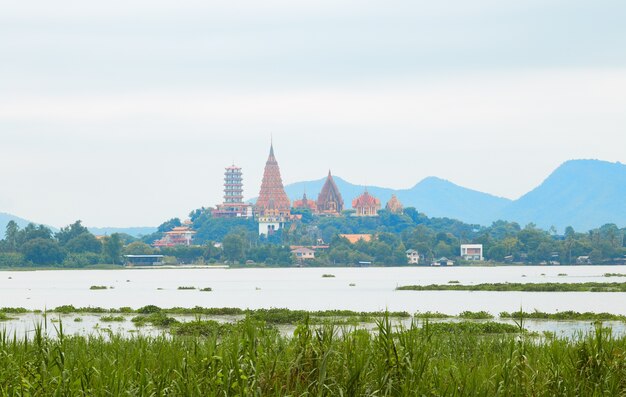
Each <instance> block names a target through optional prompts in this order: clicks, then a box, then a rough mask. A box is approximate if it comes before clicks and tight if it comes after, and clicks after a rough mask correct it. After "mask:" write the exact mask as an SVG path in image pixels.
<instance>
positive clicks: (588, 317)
mask: <svg viewBox="0 0 626 397" xmlns="http://www.w3.org/2000/svg"><path fill="white" fill-rule="evenodd" d="M500 318H513V319H520V318H526V319H533V320H557V321H558V320H576V321H626V316H624V315H621V314H611V313H592V312H584V313H579V312H575V311H571V310H567V311H562V312H558V313H545V312H541V311H534V312H524V311H517V312H512V313H509V312H501V313H500Z"/></svg>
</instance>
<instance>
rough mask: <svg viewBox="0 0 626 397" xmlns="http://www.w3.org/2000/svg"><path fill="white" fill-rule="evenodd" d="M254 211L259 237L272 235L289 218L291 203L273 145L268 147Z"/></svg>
mask: <svg viewBox="0 0 626 397" xmlns="http://www.w3.org/2000/svg"><path fill="white" fill-rule="evenodd" d="M254 209H255V216H256V218H257V221H258V222H259V235H261V234H265V235H271V234H273V233H274V232H275V231H277V230H278V229H281V228H283V227H284V226H285V223H287V221H288V220H289V218H290V216H291V201H289V197H287V193H285V188H284V187H283V180H282V178H281V176H280V168H279V167H278V162H277V161H276V157H275V156H274V145H273V144H272V145H270V155H269V157H268V158H267V162H266V163H265V170H264V171H263V181H262V182H261V191H260V192H259V198H258V199H257V201H256V205H255V207H254Z"/></svg>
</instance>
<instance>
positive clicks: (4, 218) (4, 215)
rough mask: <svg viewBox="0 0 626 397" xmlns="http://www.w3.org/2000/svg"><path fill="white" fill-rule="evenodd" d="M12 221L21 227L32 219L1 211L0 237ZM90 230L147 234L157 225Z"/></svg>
mask: <svg viewBox="0 0 626 397" xmlns="http://www.w3.org/2000/svg"><path fill="white" fill-rule="evenodd" d="M10 221H14V222H15V223H17V225H18V226H19V227H20V229H22V228H24V227H25V226H27V225H28V224H29V223H31V221H29V220H26V219H24V218H20V217H18V216H15V215H11V214H7V213H4V212H0V239H2V238H4V231H5V229H6V225H7V223H9V222H10ZM33 223H37V222H33ZM48 227H50V229H52V231H53V232H58V231H59V229H57V228H55V227H52V226H48ZM87 229H89V231H90V232H91V233H93V234H95V235H96V236H98V235H110V234H112V233H126V234H129V235H131V236H133V237H139V236H145V235H148V234H151V233H154V232H156V230H157V228H156V227H87Z"/></svg>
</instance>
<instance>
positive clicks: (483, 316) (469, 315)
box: [459, 310, 493, 320]
mask: <svg viewBox="0 0 626 397" xmlns="http://www.w3.org/2000/svg"><path fill="white" fill-rule="evenodd" d="M459 317H460V318H464V319H468V320H488V319H492V318H493V315H491V313H488V312H486V311H483V310H481V311H479V312H470V311H464V312H461V313H459Z"/></svg>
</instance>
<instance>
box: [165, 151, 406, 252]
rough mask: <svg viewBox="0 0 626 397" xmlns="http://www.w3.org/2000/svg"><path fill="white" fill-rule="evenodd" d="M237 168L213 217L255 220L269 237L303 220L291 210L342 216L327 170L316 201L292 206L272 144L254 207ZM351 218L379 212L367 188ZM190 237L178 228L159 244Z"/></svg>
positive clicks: (393, 202) (229, 170) (229, 172)
mask: <svg viewBox="0 0 626 397" xmlns="http://www.w3.org/2000/svg"><path fill="white" fill-rule="evenodd" d="M242 175H243V174H242V171H241V168H240V167H237V166H236V165H235V164H233V165H231V166H229V167H226V168H225V171H224V201H223V202H222V203H221V204H218V205H217V206H216V208H215V209H213V210H212V211H211V216H212V217H214V218H245V219H251V218H254V219H255V220H256V222H257V223H258V226H259V235H266V236H270V235H272V234H273V233H274V232H276V231H277V230H279V229H282V228H284V227H285V226H286V225H287V224H288V223H291V228H292V229H294V228H295V227H296V225H297V223H295V222H294V221H297V220H298V219H302V215H299V214H295V215H293V214H292V213H291V209H292V208H293V209H294V210H296V209H297V210H308V211H310V212H311V213H312V214H314V215H316V216H342V211H343V210H344V209H345V207H344V206H345V204H344V201H343V197H342V195H341V192H340V191H339V188H338V187H337V184H336V183H335V180H334V178H333V175H332V174H331V172H330V170H329V171H328V175H327V176H326V180H325V181H324V185H323V186H322V189H321V190H320V192H319V194H318V196H317V200H311V199H309V198H308V197H307V195H306V191H305V192H304V194H303V195H302V198H301V199H299V200H295V201H294V202H293V205H292V203H291V201H290V200H289V197H288V196H287V193H286V192H285V188H284V186H283V181H282V178H281V175H280V167H279V166H278V161H276V156H275V155H274V145H273V144H270V152H269V156H268V158H267V161H266V162H265V169H264V171H263V180H262V182H261V189H260V191H259V196H258V199H257V201H256V204H254V205H252V204H248V203H246V202H244V195H243V176H242ZM352 208H353V209H354V214H353V216H377V215H378V211H379V210H380V209H381V204H380V200H379V199H378V198H376V197H374V196H372V195H371V194H370V193H369V192H368V191H367V189H365V191H364V192H363V193H362V194H361V195H360V196H358V197H356V198H355V199H354V200H352ZM385 209H386V210H387V211H389V212H392V213H396V214H400V213H402V212H403V206H402V203H400V201H399V200H398V198H397V197H396V196H395V195H392V197H391V199H390V200H389V201H388V202H387V205H386V206H385ZM192 237H193V231H191V230H190V229H186V230H184V229H182V228H177V229H175V230H172V233H170V234H168V235H166V236H165V238H164V239H162V241H159V242H158V244H161V245H163V246H171V245H187V244H189V243H190V241H191V238H192Z"/></svg>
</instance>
